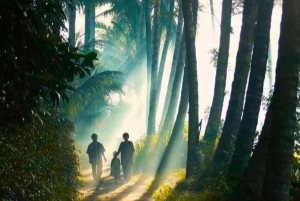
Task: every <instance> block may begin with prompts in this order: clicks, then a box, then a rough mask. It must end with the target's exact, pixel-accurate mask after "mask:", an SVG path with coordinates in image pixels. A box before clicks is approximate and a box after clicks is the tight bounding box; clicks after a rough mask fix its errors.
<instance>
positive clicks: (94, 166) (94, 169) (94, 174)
mask: <svg viewBox="0 0 300 201" xmlns="http://www.w3.org/2000/svg"><path fill="white" fill-rule="evenodd" d="M92 173H93V178H94V180H96V178H97V172H96V164H95V163H94V164H92Z"/></svg>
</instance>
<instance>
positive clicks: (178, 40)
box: [159, 1, 183, 132]
mask: <svg viewBox="0 0 300 201" xmlns="http://www.w3.org/2000/svg"><path fill="white" fill-rule="evenodd" d="M179 4H180V5H179V8H178V9H179V10H178V12H179V15H178V25H177V31H176V42H175V48H174V53H173V60H172V67H171V72H170V76H169V81H168V88H167V94H166V98H165V102H164V107H163V112H162V117H161V121H160V125H159V132H161V131H162V127H163V125H164V121H165V117H166V114H167V111H168V110H169V104H170V99H171V97H172V96H171V92H172V88H173V83H174V79H175V73H176V67H177V62H178V60H179V56H178V55H179V49H180V44H181V39H182V25H183V16H182V7H181V1H179ZM181 59H183V58H181Z"/></svg>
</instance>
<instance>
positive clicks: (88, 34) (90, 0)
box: [84, 0, 96, 51]
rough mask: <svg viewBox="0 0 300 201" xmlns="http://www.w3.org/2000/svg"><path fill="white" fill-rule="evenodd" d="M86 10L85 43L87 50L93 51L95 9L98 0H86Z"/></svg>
mask: <svg viewBox="0 0 300 201" xmlns="http://www.w3.org/2000/svg"><path fill="white" fill-rule="evenodd" d="M84 9H85V10H84V11H85V26H84V27H85V31H84V44H85V45H86V48H85V50H86V51H93V50H94V49H95V46H94V42H93V40H95V18H96V15H95V10H96V0H84Z"/></svg>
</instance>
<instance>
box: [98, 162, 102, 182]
mask: <svg viewBox="0 0 300 201" xmlns="http://www.w3.org/2000/svg"><path fill="white" fill-rule="evenodd" d="M101 175H102V163H101V162H99V163H98V164H97V176H98V178H99V179H101Z"/></svg>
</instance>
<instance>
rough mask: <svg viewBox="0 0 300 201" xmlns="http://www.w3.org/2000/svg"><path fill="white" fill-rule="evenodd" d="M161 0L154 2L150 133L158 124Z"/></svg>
mask: <svg viewBox="0 0 300 201" xmlns="http://www.w3.org/2000/svg"><path fill="white" fill-rule="evenodd" d="M159 15H160V0H157V1H155V3H154V20H153V42H152V45H153V52H152V68H151V85H150V86H151V88H150V106H149V116H148V129H147V133H148V135H151V134H153V133H155V124H156V108H157V68H158V56H159V46H160V33H159V28H160V21H159Z"/></svg>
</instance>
